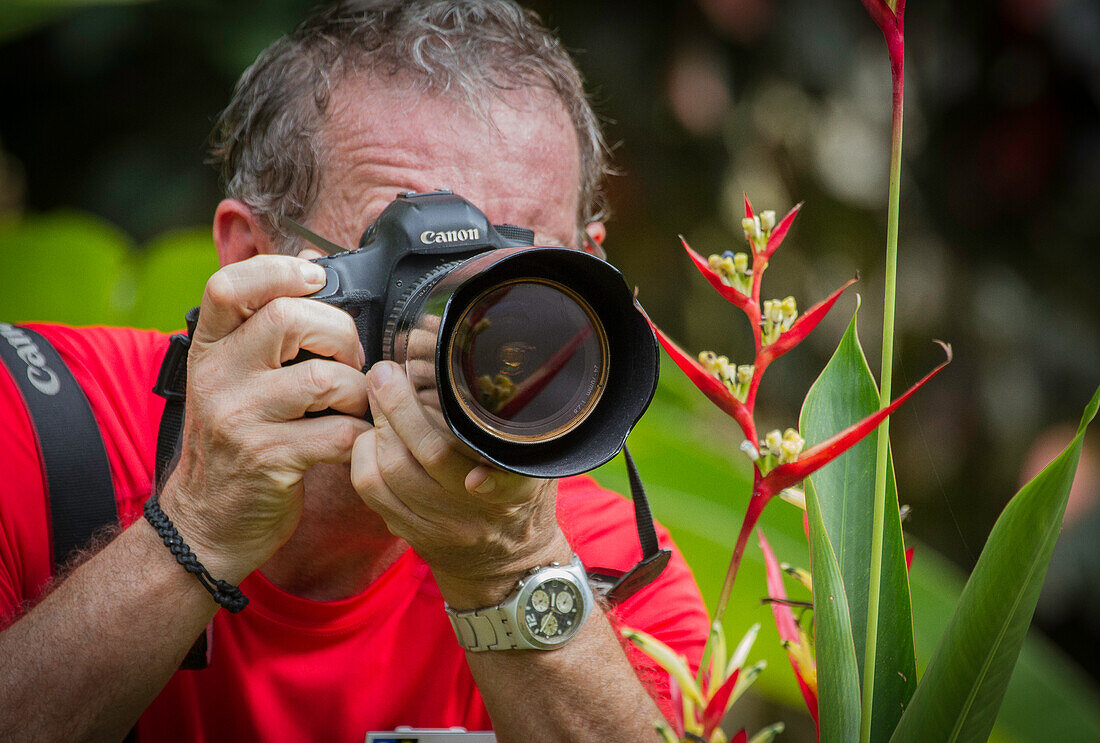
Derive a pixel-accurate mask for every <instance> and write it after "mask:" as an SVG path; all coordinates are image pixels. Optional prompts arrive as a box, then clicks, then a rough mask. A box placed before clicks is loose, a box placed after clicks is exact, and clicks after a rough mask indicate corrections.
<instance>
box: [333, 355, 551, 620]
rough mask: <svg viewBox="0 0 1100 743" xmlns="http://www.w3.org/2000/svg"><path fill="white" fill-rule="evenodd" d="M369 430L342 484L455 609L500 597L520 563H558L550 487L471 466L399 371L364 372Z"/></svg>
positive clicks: (525, 566) (383, 365)
mask: <svg viewBox="0 0 1100 743" xmlns="http://www.w3.org/2000/svg"><path fill="white" fill-rule="evenodd" d="M368 395H369V399H370V408H371V414H372V415H373V416H374V425H375V427H374V429H373V430H371V431H368V432H366V433H364V434H362V435H361V436H359V438H358V439H357V440H356V442H355V446H354V449H353V451H352V458H351V481H352V484H353V485H354V486H355V489H356V490H357V491H358V492H359V495H360V497H361V498H362V499H363V501H364V502H365V503H366V504H367V505H368V506H369V507H370V508H371V509H373V510H374V511H375V512H376V513H378V514H379V515H380V516H381V517H382V518H383V519H384V520H385V522H386V526H387V527H388V528H389V530H390V531H391V532H392V533H393V534H395V535H396V536H398V537H401V538H402V539H404V540H405V541H407V542H408V543H409V544H410V545H411V546H412V547H413V549H415V550H416V552H417V554H419V555H420V556H421V557H422V558H423V559H424V560H425V562H427V563H428V565H429V567H431V569H432V572H433V574H434V575H435V578H436V582H437V583H438V584H439V587H440V590H441V591H442V592H443V595H444V598H445V599H447V601H448V603H450V604H451V605H452V606H454V607H455V608H459V609H461V608H476V607H480V606H488V605H491V604H495V603H497V602H499V601H501V600H502V599H503V598H504V597H505V596H507V595H508V593H510V592H511V590H512V589H513V588H514V587H515V585H516V582H517V581H518V580H519V579H520V578H521V577H522V576H523V574H524V573H526V572H527V570H529V569H530V568H532V567H534V566H536V565H546V564H549V563H550V562H552V561H555V560H556V561H559V562H567V561H568V560H569V557H570V552H571V550H570V548H569V545H568V543H567V542H566V541H565V537H564V536H563V535H562V533H561V530H560V528H559V527H558V523H557V518H556V514H555V499H556V495H557V483H556V481H554V480H535V479H532V478H528V477H523V476H521V475H517V474H514V473H511V472H504V471H502V470H498V469H496V468H493V467H490V466H488V465H485V464H482V463H480V462H477V461H475V460H473V459H471V458H470V457H468V456H467V455H466V454H465V453H464V452H462V451H460V450H459V449H458V442H457V440H455V439H453V438H452V437H451V435H450V434H449V433H447V432H445V431H441V430H440V429H439V428H437V427H436V426H435V425H433V424H432V423H431V422H430V421H429V420H428V418H427V416H426V414H425V412H424V409H423V408H422V407H421V404H420V403H419V401H418V400H417V397H416V393H415V391H414V389H413V387H412V385H411V384H410V383H409V380H408V378H407V377H406V376H405V372H404V370H403V369H402V368H401V367H400V366H398V365H397V364H395V363H393V362H390V361H381V362H379V363H377V364H375V366H374V367H373V368H372V369H371V371H370V374H369V387H368Z"/></svg>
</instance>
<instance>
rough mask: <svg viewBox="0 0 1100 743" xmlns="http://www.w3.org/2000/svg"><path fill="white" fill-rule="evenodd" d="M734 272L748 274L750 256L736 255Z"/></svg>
mask: <svg viewBox="0 0 1100 743" xmlns="http://www.w3.org/2000/svg"><path fill="white" fill-rule="evenodd" d="M733 267H734V270H735V271H737V273H739V274H748V272H749V254H748V253H735V254H734V256H733Z"/></svg>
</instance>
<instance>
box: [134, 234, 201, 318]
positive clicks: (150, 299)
mask: <svg viewBox="0 0 1100 743" xmlns="http://www.w3.org/2000/svg"><path fill="white" fill-rule="evenodd" d="M217 270H218V255H217V252H216V251H215V250H214V240H213V238H212V237H211V236H210V228H209V227H196V228H194V229H189V230H179V231H175V232H171V233H168V234H166V235H162V236H160V237H158V238H157V239H156V240H154V241H153V242H151V243H149V245H147V246H146V247H145V250H143V251H142V253H141V255H140V257H139V259H138V270H137V279H136V285H135V301H134V309H133V311H132V314H131V316H130V318H129V322H128V324H129V325H132V326H134V327H139V328H157V329H158V330H164V331H174V330H179V329H181V328H183V325H184V321H183V316H184V314H185V313H186V312H187V311H188V310H189V309H191V308H192V307H194V306H196V305H197V304H198V303H199V301H200V300H201V299H202V292H203V289H204V288H205V287H206V280H207V279H209V278H210V275H211V274H212V273H214V272H215V271H217Z"/></svg>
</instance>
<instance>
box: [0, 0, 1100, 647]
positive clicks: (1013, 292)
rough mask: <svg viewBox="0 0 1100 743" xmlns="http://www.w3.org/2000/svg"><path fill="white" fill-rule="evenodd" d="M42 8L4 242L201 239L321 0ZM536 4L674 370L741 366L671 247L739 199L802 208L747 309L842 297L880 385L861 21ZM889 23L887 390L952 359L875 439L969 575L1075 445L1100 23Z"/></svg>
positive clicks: (3, 23)
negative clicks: (894, 230)
mask: <svg viewBox="0 0 1100 743" xmlns="http://www.w3.org/2000/svg"><path fill="white" fill-rule="evenodd" d="M43 5H45V4H43ZM49 5H50V8H51V9H50V10H46V9H44V8H40V7H38V4H35V3H27V2H17V3H15V4H14V5H12V6H6V8H5V9H3V10H0V101H2V103H0V219H4V218H8V217H12V216H18V215H20V214H26V213H38V212H45V211H50V210H55V209H59V208H76V209H80V210H83V211H87V212H91V213H93V214H95V215H99V216H101V217H103V218H105V219H106V220H108V221H109V222H111V223H113V224H115V225H117V226H118V227H119V228H121V229H122V230H123V231H124V232H126V233H128V234H129V235H131V236H132V237H133V239H134V241H135V242H136V243H137V244H138V245H141V244H142V243H145V242H147V241H148V240H150V239H151V238H153V237H155V236H157V235H159V234H161V233H163V232H164V231H166V230H169V229H173V228H178V227H184V226H194V225H202V224H208V223H209V220H210V216H211V214H212V212H213V208H214V205H215V204H216V203H217V200H218V198H219V190H218V184H217V181H216V178H215V175H214V173H213V171H212V170H211V169H209V168H207V167H205V166H204V165H203V163H202V161H203V158H204V143H205V139H206V136H207V133H208V131H209V127H210V123H211V121H212V119H213V117H214V116H215V115H216V113H217V112H218V110H219V108H220V107H221V106H222V105H224V103H225V102H226V101H227V99H228V95H229V92H230V89H231V87H232V85H233V83H234V81H235V80H236V78H237V76H238V75H239V74H240V72H241V71H242V70H243V69H244V67H245V66H246V65H247V64H248V63H249V62H250V61H251V60H252V59H253V58H254V56H255V55H256V53H257V52H258V51H259V50H260V49H262V48H263V47H264V46H266V45H267V44H268V43H270V42H271V41H272V40H273V39H274V38H276V37H277V36H279V35H280V34H282V33H284V32H285V31H287V30H289V29H290V28H292V27H293V25H294V24H295V23H296V22H297V20H299V19H300V18H301V17H302V16H303V15H304V14H305V13H306V12H307V10H308V9H309V8H310V7H311V6H312V5H313V3H312V2H300V1H298V0H278V1H271V0H267V1H265V2H262V3H261V2H257V1H255V0H253V1H251V2H234V3H228V2H225V3H216V2H210V1H207V2H201V1H199V0H163V1H162V2H148V3H140V4H133V5H130V4H120V5H111V4H107V5H92V6H88V7H76V6H74V7H61V8H60V9H59V8H58V6H57V4H54V3H51V4H49ZM65 5H66V4H65V3H62V4H61V6H65ZM77 5H83V4H77ZM530 5H531V6H532V7H535V8H536V9H537V10H538V11H539V12H540V13H541V14H542V16H543V18H544V19H545V20H546V21H547V23H548V24H549V25H550V26H552V27H555V28H558V29H560V33H561V36H562V38H563V39H564V40H565V42H566V44H567V45H568V46H569V47H570V48H571V49H573V50H575V51H576V52H577V58H578V61H579V63H580V66H581V68H582V70H583V72H584V73H585V76H586V78H587V80H588V84H589V88H590V91H591V93H592V96H593V99H594V101H595V103H596V106H597V110H598V111H599V112H600V114H601V115H602V116H603V117H604V118H605V119H606V122H607V131H608V134H609V140H610V141H611V142H612V143H613V144H614V146H615V161H616V165H617V167H618V169H619V171H620V172H621V175H619V176H617V177H614V178H613V179H612V180H611V183H610V189H609V191H610V196H611V202H612V206H613V209H614V212H615V215H614V217H613V219H612V221H611V222H610V224H609V238H608V242H607V248H608V251H609V254H610V258H611V260H612V261H613V262H615V263H617V264H618V265H619V266H620V267H621V268H622V269H623V270H624V273H625V274H626V276H627V278H628V280H629V281H630V282H632V283H634V284H637V285H638V286H639V287H640V296H641V298H642V301H643V302H644V303H645V304H646V306H647V308H648V310H649V312H650V314H651V315H652V316H653V317H654V319H655V320H656V321H657V322H658V323H659V324H660V325H661V326H662V327H663V328H664V329H665V330H666V331H668V332H669V333H670V334H671V335H673V336H674V337H676V338H677V339H678V340H679V341H680V342H681V344H682V345H683V346H685V347H686V348H690V349H692V350H699V349H702V348H713V349H715V350H717V351H719V352H721V353H726V354H727V355H729V356H730V357H731V358H733V359H735V360H738V361H746V360H747V355H748V353H749V348H750V341H749V338H750V336H749V333H748V328H747V327H744V326H743V320H742V319H741V317H740V316H739V314H737V313H735V312H734V311H733V310H732V308H730V307H729V306H728V305H725V304H724V303H723V302H722V301H721V300H720V299H719V298H718V297H717V296H716V295H714V294H713V292H712V291H711V289H710V288H709V287H707V286H706V284H705V283H704V282H703V281H702V279H701V278H700V277H698V276H697V275H695V272H694V269H693V268H692V267H691V265H690V264H689V262H688V261H687V260H686V259H685V258H684V256H683V253H682V251H681V250H680V248H679V246H678V240H677V235H678V234H683V235H684V236H685V237H686V238H687V240H688V241H689V242H690V243H691V244H692V245H693V247H695V248H696V249H697V250H699V251H700V252H702V253H704V254H707V253H711V252H721V251H723V250H725V249H735V250H737V249H741V247H742V242H741V236H740V227H739V221H740V217H741V213H740V209H741V207H740V199H741V194H742V192H744V191H747V192H748V193H749V195H750V197H751V198H752V199H753V202H754V204H755V205H756V207H757V208H758V209H761V208H774V209H776V210H777V211H779V212H780V213H782V212H784V211H786V210H787V209H788V208H789V207H790V206H792V205H793V204H794V203H795V202H798V201H805V202H806V206H805V208H804V210H803V214H802V216H801V217H800V218H799V220H798V222H797V224H796V227H795V229H794V230H793V232H792V233H791V235H790V237H789V238H788V241H787V243H786V244H785V247H784V248H783V250H782V251H781V253H779V254H778V257H777V259H776V260H774V261H773V263H772V269H771V271H770V272H769V274H768V277H767V280H766V282H765V294H766V295H767V296H769V297H771V296H775V297H783V296H786V295H787V294H794V295H795V296H796V297H797V298H798V300H799V304H800V306H801V307H803V308H805V307H808V306H810V305H811V304H813V303H814V302H816V301H817V300H819V299H821V298H823V297H824V296H825V295H826V294H827V293H828V292H830V291H831V290H832V289H834V288H835V287H836V286H838V285H839V284H840V283H842V282H843V281H844V280H845V279H847V278H848V277H850V276H852V275H854V274H855V273H856V272H857V271H858V272H860V274H861V276H862V280H861V281H860V282H859V283H858V284H857V285H856V287H855V291H858V292H859V293H860V294H862V295H863V305H862V312H861V314H862V318H861V319H862V322H861V328H862V339H863V345H864V348H865V349H866V351H867V356H868V360H869V362H870V365H871V368H872V369H873V370H875V372H876V375H877V370H878V368H879V359H878V356H879V354H878V350H877V349H878V348H879V343H880V340H879V336H880V332H881V330H880V325H881V319H880V317H881V315H880V311H881V303H882V282H883V268H882V264H883V254H884V248H883V246H884V235H885V221H886V181H887V167H888V157H889V125H890V124H889V100H890V98H889V96H890V88H889V86H890V80H889V74H888V66H887V61H886V53H885V47H884V44H883V42H882V39H881V36H880V34H879V32H878V30H877V28H876V27H875V26H874V24H873V23H872V22H871V20H870V19H869V17H868V16H867V14H866V13H865V11H864V9H863V8H862V6H861V4H860V3H859V2H858V0H776V1H774V2H773V1H772V0H698V1H697V2H689V1H686V0H684V1H680V2H660V3H644V4H643V3H637V2H603V3H593V2H581V1H579V0H577V1H572V0H571V1H567V2H534V3H530ZM907 20H908V23H907V41H908V52H909V56H908V68H907V73H908V74H907V83H908V84H907V100H906V104H907V108H906V120H905V165H904V172H903V187H902V219H901V239H900V259H899V287H900V288H899V297H898V319H897V326H898V336H897V338H898V340H897V352H898V360H897V362H896V365H895V380H894V389H895V390H896V391H901V390H902V389H904V388H905V387H907V386H908V385H909V384H910V383H912V382H913V381H915V380H916V379H918V378H919V377H920V376H921V375H922V374H923V373H924V372H925V371H926V370H927V369H929V368H930V367H931V366H932V365H933V364H934V363H936V362H937V361H938V359H939V358H940V351H939V350H938V348H937V347H936V346H934V345H933V343H932V342H931V339H933V338H941V339H944V340H947V341H950V342H951V343H952V344H953V346H954V349H955V361H954V363H953V364H952V365H951V366H950V367H949V368H948V370H947V371H946V372H945V373H944V374H943V375H941V377H940V378H938V379H937V380H936V381H935V382H934V383H933V384H931V385H930V386H929V387H928V388H927V389H926V390H925V391H923V392H922V393H921V394H920V395H919V396H918V397H917V398H916V399H915V400H914V402H913V403H912V404H910V405H908V406H906V407H905V408H903V409H902V411H901V412H900V413H899V414H898V415H897V416H896V417H895V419H894V420H895V422H894V423H893V425H892V428H891V433H892V436H893V442H894V455H895V460H896V463H897V471H898V479H899V483H900V485H899V492H900V494H901V498H902V500H903V501H904V502H906V503H909V504H910V505H911V506H912V507H913V515H912V517H911V518H910V520H909V522H908V523H907V528H908V530H909V531H910V532H911V533H913V534H915V535H917V536H918V537H920V539H922V540H923V541H924V542H926V543H928V544H930V545H931V546H933V547H934V548H935V549H936V550H938V551H940V552H942V553H944V554H945V555H948V556H949V557H951V558H952V559H954V560H955V561H956V562H957V563H959V564H960V565H961V566H962V567H964V568H969V567H970V566H971V565H972V564H973V561H974V560H975V559H976V558H977V555H978V552H979V551H980V548H981V545H982V543H983V542H984V538H985V535H986V534H987V533H988V531H989V529H990V528H991V526H992V524H993V521H994V520H995V518H996V516H997V514H998V513H999V512H1000V509H1001V507H1002V506H1003V504H1004V503H1005V502H1006V501H1007V500H1008V498H1009V497H1010V496H1011V495H1012V494H1013V493H1014V492H1015V490H1016V488H1017V487H1018V484H1019V482H1020V472H1021V468H1022V466H1023V465H1022V463H1023V462H1024V461H1025V459H1026V457H1027V456H1028V450H1029V448H1030V447H1031V446H1032V444H1033V442H1034V441H1035V440H1036V439H1037V438H1038V437H1039V436H1040V435H1041V434H1042V433H1043V432H1045V431H1049V430H1050V429H1051V428H1052V427H1056V426H1058V425H1060V424H1065V423H1070V422H1073V423H1075V421H1076V419H1077V418H1078V416H1079V415H1080V411H1081V409H1082V408H1083V406H1084V404H1085V402H1086V401H1087V400H1088V398H1089V397H1090V395H1091V394H1092V392H1093V391H1094V389H1095V387H1096V385H1097V382H1098V381H1100V344H1098V338H1100V335H1098V326H1097V323H1098V319H1100V312H1098V310H1100V292H1098V291H1097V290H1096V288H1095V282H1096V280H1097V276H1098V272H1097V267H1098V258H1097V250H1098V249H1100V196H1098V188H1097V185H1096V184H1097V182H1098V180H1100V117H1098V102H1100V4H1097V3H1096V2H1094V1H1093V0H983V1H981V2H972V3H958V2H947V1H946V0H912V2H911V3H910V7H909V9H908V19H907ZM26 249H28V250H33V246H26ZM74 249H79V248H78V247H74ZM9 280H10V279H9V278H5V279H4V281H5V282H7V281H9ZM850 291H851V290H850ZM854 306H855V300H854V296H848V297H846V298H845V299H843V300H842V301H841V303H840V304H839V305H838V306H837V308H836V309H835V310H834V315H833V316H832V317H831V318H830V319H829V321H828V322H827V323H826V324H825V325H824V326H823V328H822V329H821V330H819V331H817V332H816V333H815V334H814V335H813V336H811V339H810V340H809V341H808V342H807V344H805V347H804V348H801V349H799V350H798V351H797V352H795V353H794V354H792V355H791V356H790V357H788V358H786V359H784V361H783V362H782V363H779V364H777V365H776V366H775V367H773V371H771V372H770V373H769V376H768V379H767V381H766V382H765V384H764V387H763V388H762V392H761V395H762V397H761V402H760V410H761V419H762V423H763V429H762V430H767V429H769V428H772V427H780V428H783V427H787V426H790V425H793V424H794V423H795V421H796V420H797V415H798V407H799V404H800V401H801V399H802V396H803V395H804V393H805V391H806V390H807V389H808V387H809V385H810V383H811V382H812V381H813V379H814V378H815V377H816V375H817V374H818V372H819V371H820V369H821V368H822V366H823V365H824V363H825V361H826V360H827V359H828V356H829V354H830V353H831V351H832V349H833V347H834V346H835V344H836V342H837V340H838V339H839V337H840V333H841V331H842V329H843V326H844V324H845V323H846V322H847V318H848V316H850V313H851V312H852V310H853V309H854ZM732 430H733V429H732V427H731V441H730V450H731V452H732V451H734V450H736V446H737V444H738V443H739V441H737V440H735V438H734V434H733V433H732ZM1052 436H1053V437H1054V440H1056V441H1058V442H1059V443H1064V442H1066V441H1068V439H1069V437H1070V436H1069V434H1068V433H1057V432H1055V433H1054V434H1052ZM1053 453H1054V451H1052V452H1051V453H1050V455H1049V456H1053ZM1038 456H1039V458H1040V459H1041V458H1042V457H1043V455H1038ZM1049 456H1047V457H1046V458H1047V459H1049ZM1086 457H1094V458H1095V454H1092V453H1088V452H1087V453H1086ZM1093 471H1095V470H1093ZM1074 497H1075V504H1076V505H1074V506H1073V507H1072V508H1073V509H1076V510H1073V511H1072V516H1073V518H1074V519H1077V514H1088V513H1089V509H1090V504H1091V508H1093V509H1095V505H1094V504H1095V501H1096V499H1097V498H1100V493H1098V492H1097V484H1096V476H1095V475H1093V476H1092V477H1091V480H1089V481H1085V482H1083V483H1082V484H1081V487H1080V492H1079V493H1077V494H1076V495H1075V496H1074ZM1090 499H1092V500H1090ZM1091 513H1092V514H1093V515H1095V513H1096V511H1095V510H1092V512H1091ZM1087 521H1088V519H1084V520H1081V521H1080V523H1081V524H1085V523H1087ZM1092 521H1093V522H1095V521H1096V519H1095V518H1093V519H1092ZM1075 523H1076V522H1075ZM1083 529H1084V527H1083V526H1082V527H1081V528H1076V527H1075V526H1074V525H1071V526H1070V527H1068V528H1067V532H1074V533H1075V536H1074V535H1069V536H1070V539H1069V541H1070V542H1071V543H1073V544H1076V545H1078V546H1077V547H1076V548H1075V549H1076V550H1078V552H1076V553H1075V555H1077V556H1076V557H1074V558H1073V559H1074V560H1084V561H1085V562H1086V564H1091V565H1092V566H1093V567H1092V568H1091V570H1092V571H1093V572H1092V579H1093V580H1095V579H1096V578H1097V574H1098V573H1100V571H1097V569H1096V561H1097V558H1096V556H1095V555H1096V551H1097V549H1098V547H1097V544H1096V542H1095V540H1094V539H1093V537H1092V533H1093V530H1092V529H1088V530H1087V531H1082V530H1083ZM1074 540H1075V541H1074ZM1081 555H1084V556H1083V557H1082V556H1081ZM1058 559H1062V561H1063V563H1065V561H1066V560H1067V559H1069V558H1056V566H1057V563H1058ZM1090 560H1091V563H1089V561H1090ZM1075 564H1076V563H1075ZM1062 572H1063V573H1066V570H1065V569H1063V570H1062ZM1058 575H1059V572H1058V571H1057V570H1055V571H1054V573H1052V577H1053V579H1055V580H1063V581H1069V582H1068V583H1067V584H1066V585H1069V586H1076V585H1079V584H1077V583H1074V582H1073V581H1079V580H1081V575H1080V571H1076V572H1075V571H1074V570H1069V571H1068V577H1065V576H1063V577H1062V578H1058ZM1080 585H1092V586H1093V587H1095V584H1080ZM1059 595H1060V596H1061V598H1060V599H1057V602H1056V603H1057V606H1055V608H1054V609H1049V608H1048V609H1047V610H1045V611H1046V612H1047V618H1046V619H1045V621H1046V622H1047V624H1048V628H1049V629H1050V630H1051V631H1053V632H1054V633H1055V634H1058V633H1059V632H1061V633H1063V634H1064V637H1063V640H1065V641H1069V642H1071V643H1072V642H1077V643H1080V642H1081V636H1080V634H1079V632H1081V631H1082V628H1083V631H1092V632H1094V631H1095V626H1096V625H1095V622H1096V619H1095V615H1089V614H1088V613H1087V612H1088V611H1096V610H1097V609H1096V600H1095V599H1089V600H1087V601H1086V600H1083V599H1082V598H1081V595H1080V594H1079V592H1078V591H1076V590H1063V591H1061V592H1060V594H1059ZM1051 601H1055V599H1050V598H1049V597H1048V598H1045V599H1044V602H1045V603H1046V604H1048V605H1049V604H1050V603H1051ZM1089 601H1091V604H1089V603H1088V602H1089ZM1087 604H1088V605H1087ZM1090 606H1091V608H1090ZM1090 616H1091V618H1090ZM1086 637H1087V635H1086ZM1079 648H1080V646H1078V650H1079ZM1075 654H1076V655H1078V657H1084V659H1085V660H1086V662H1092V663H1095V658H1093V659H1092V660H1091V661H1090V660H1089V656H1088V654H1087V653H1086V654H1085V655H1084V656H1082V654H1081V653H1080V652H1077V653H1075Z"/></svg>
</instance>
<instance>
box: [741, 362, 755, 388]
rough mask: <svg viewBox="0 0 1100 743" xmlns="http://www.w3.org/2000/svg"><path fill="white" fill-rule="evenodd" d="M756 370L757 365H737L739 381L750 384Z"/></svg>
mask: <svg viewBox="0 0 1100 743" xmlns="http://www.w3.org/2000/svg"><path fill="white" fill-rule="evenodd" d="M755 371H756V367H754V366H752V365H751V364H741V366H739V367H737V383H738V384H748V383H749V382H751V381H752V375H753V372H755Z"/></svg>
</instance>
